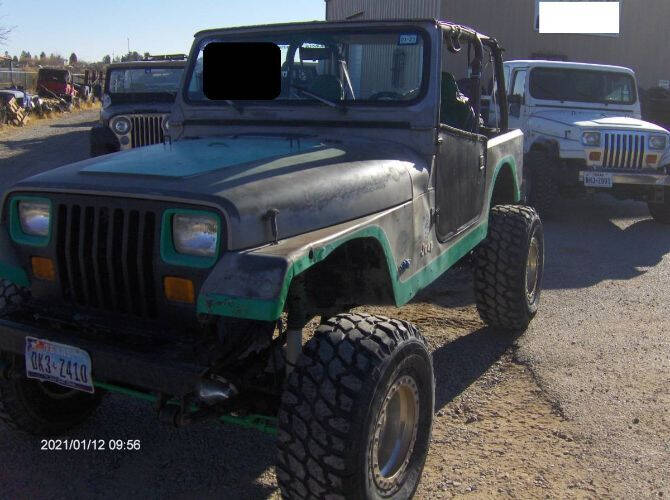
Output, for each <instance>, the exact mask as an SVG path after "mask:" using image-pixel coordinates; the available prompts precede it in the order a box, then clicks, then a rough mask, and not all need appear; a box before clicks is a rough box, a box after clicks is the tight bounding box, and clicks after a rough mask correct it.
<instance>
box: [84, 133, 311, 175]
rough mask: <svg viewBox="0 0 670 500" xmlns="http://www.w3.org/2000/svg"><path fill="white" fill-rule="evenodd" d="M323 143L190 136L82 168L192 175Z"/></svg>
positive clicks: (290, 153) (308, 149)
mask: <svg viewBox="0 0 670 500" xmlns="http://www.w3.org/2000/svg"><path fill="white" fill-rule="evenodd" d="M322 147H323V144H322V143H321V142H320V141H315V140H311V139H295V138H292V139H287V138H281V137H222V138H218V139H214V138H208V139H192V140H190V139H189V140H181V141H175V142H173V143H172V144H155V145H153V146H148V147H144V148H137V149H133V150H130V151H127V152H124V153H122V154H117V155H111V156H104V157H100V158H99V159H96V161H95V163H92V164H91V165H89V166H87V167H84V168H83V169H82V170H81V171H82V172H84V173H105V174H135V175H156V176H161V177H189V176H194V175H201V174H205V173H207V172H211V171H214V170H219V169H223V168H230V167H235V166H237V165H243V164H246V163H251V162H257V161H261V160H268V159H271V158H282V157H287V158H291V157H293V156H296V155H299V154H301V153H307V152H314V151H318V150H319V148H322ZM310 161H314V160H313V159H312V160H310Z"/></svg>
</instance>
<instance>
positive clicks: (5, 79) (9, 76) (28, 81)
mask: <svg viewBox="0 0 670 500" xmlns="http://www.w3.org/2000/svg"><path fill="white" fill-rule="evenodd" d="M12 84H13V85H17V86H19V87H23V88H24V89H26V90H28V91H33V92H34V91H35V86H36V85H37V71H15V70H11V71H10V70H5V69H3V70H0V89H4V88H7V87H10V86H11V85H12Z"/></svg>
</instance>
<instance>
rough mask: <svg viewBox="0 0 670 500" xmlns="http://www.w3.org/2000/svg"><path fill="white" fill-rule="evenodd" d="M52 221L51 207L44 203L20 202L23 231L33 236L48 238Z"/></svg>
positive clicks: (20, 219)
mask: <svg viewBox="0 0 670 500" xmlns="http://www.w3.org/2000/svg"><path fill="white" fill-rule="evenodd" d="M50 220H51V206H50V205H49V203H46V202H43V201H27V200H25V201H19V221H20V222H21V230H22V231H23V232H24V233H25V234H29V235H32V236H47V235H48V234H49V222H50Z"/></svg>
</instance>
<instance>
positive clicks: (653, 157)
mask: <svg viewBox="0 0 670 500" xmlns="http://www.w3.org/2000/svg"><path fill="white" fill-rule="evenodd" d="M657 161H658V156H657V155H647V163H648V164H650V165H651V164H653V163H656V162H657Z"/></svg>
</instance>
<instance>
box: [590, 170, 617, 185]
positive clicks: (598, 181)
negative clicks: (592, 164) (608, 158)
mask: <svg viewBox="0 0 670 500" xmlns="http://www.w3.org/2000/svg"><path fill="white" fill-rule="evenodd" d="M584 186H586V187H595V188H611V187H612V174H610V173H608V172H584Z"/></svg>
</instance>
